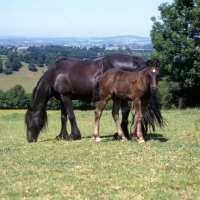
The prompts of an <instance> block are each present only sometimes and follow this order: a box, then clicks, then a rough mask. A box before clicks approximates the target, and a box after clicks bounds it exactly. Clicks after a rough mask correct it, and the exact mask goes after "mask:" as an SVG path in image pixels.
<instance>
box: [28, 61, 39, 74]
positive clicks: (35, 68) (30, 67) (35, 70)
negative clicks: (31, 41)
mask: <svg viewBox="0 0 200 200" xmlns="http://www.w3.org/2000/svg"><path fill="white" fill-rule="evenodd" d="M28 69H29V70H30V71H32V72H37V71H38V70H37V67H36V65H35V64H33V63H30V64H29V65H28Z"/></svg>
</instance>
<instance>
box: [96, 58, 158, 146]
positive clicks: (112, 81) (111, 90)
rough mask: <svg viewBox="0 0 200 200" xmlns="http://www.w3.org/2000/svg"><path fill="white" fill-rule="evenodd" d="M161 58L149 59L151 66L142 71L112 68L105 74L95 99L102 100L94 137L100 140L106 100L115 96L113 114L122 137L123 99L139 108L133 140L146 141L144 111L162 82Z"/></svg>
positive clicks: (123, 136)
mask: <svg viewBox="0 0 200 200" xmlns="http://www.w3.org/2000/svg"><path fill="white" fill-rule="evenodd" d="M159 65H160V63H159V61H157V62H155V61H152V60H149V61H147V68H145V69H143V70H141V71H137V72H136V71H134V72H127V71H121V70H117V69H110V70H108V71H106V72H105V73H104V74H102V75H101V76H100V78H99V81H98V83H97V84H96V87H95V89H94V95H93V101H99V100H100V102H99V104H98V106H97V107H96V109H95V126H94V134H93V136H94V138H95V139H96V142H99V141H100V140H101V139H100V136H99V124H100V117H101V114H102V112H103V109H104V107H105V105H106V103H107V102H108V101H109V100H110V99H112V100H113V102H114V107H113V111H112V116H113V119H114V122H115V124H116V127H117V132H118V139H119V140H126V137H125V135H124V132H123V130H122V128H121V126H120V123H119V108H120V104H121V101H122V100H127V101H128V100H131V101H132V102H133V105H134V110H135V116H136V119H135V122H134V124H133V126H132V128H131V133H130V136H131V139H132V140H138V141H139V142H144V137H143V133H142V126H141V122H142V118H143V116H142V110H143V107H144V108H145V107H146V106H147V105H148V103H149V100H150V98H151V96H152V95H155V93H156V91H157V84H158V79H157V77H158V74H159Z"/></svg>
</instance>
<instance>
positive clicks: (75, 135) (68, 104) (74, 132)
mask: <svg viewBox="0 0 200 200" xmlns="http://www.w3.org/2000/svg"><path fill="white" fill-rule="evenodd" d="M61 100H62V102H63V104H64V107H65V109H66V112H67V114H68V117H69V121H70V125H71V134H70V135H69V139H72V140H80V139H81V134H80V131H79V129H78V127H77V124H76V118H75V114H74V110H73V105H72V101H71V99H70V98H69V97H67V96H64V95H61Z"/></svg>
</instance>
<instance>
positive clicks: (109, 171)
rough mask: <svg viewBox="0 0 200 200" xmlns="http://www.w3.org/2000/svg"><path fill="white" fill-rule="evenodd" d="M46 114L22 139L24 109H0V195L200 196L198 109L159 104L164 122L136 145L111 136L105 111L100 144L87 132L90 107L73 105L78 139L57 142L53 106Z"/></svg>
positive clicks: (57, 116)
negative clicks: (33, 136) (38, 129)
mask: <svg viewBox="0 0 200 200" xmlns="http://www.w3.org/2000/svg"><path fill="white" fill-rule="evenodd" d="M47 113H48V119H49V120H48V128H47V129H46V131H45V132H42V133H41V134H40V136H39V139H38V142H37V143H31V144H29V143H28V142H27V141H26V135H25V126H24V114H25V110H0V177H1V178H0V199H13V200H15V199H48V200H49V199H91V200H93V199H106V200H107V199H119V200H120V199H134V200H135V199H136V200H137V199H144V200H146V199H152V200H154V199H159V200H162V199H163V200H164V199H170V200H171V199H173V200H174V199H176V200H179V199H180V200H183V199H185V200H186V199H187V200H189V199H191V200H193V199H200V110H198V109H187V110H182V111H181V110H170V111H162V114H163V116H164V118H165V119H166V121H167V124H168V125H167V126H165V127H164V128H163V129H157V130H156V132H155V133H152V132H149V133H148V137H147V138H146V142H145V143H142V144H139V143H137V142H131V141H126V142H120V141H113V140H112V135H113V134H114V133H115V131H116V128H115V125H114V122H113V120H112V117H111V112H110V111H104V112H103V116H102V119H101V127H100V134H101V136H102V142H101V143H96V142H95V141H94V140H92V139H91V137H90V136H91V134H92V132H93V122H94V112H93V111H76V112H75V114H76V117H77V123H78V126H79V129H80V131H81V133H82V137H83V138H82V140H80V141H56V140H54V138H55V136H56V135H58V133H59V130H60V112H59V111H48V112H47ZM130 121H131V118H130ZM69 127H70V126H69Z"/></svg>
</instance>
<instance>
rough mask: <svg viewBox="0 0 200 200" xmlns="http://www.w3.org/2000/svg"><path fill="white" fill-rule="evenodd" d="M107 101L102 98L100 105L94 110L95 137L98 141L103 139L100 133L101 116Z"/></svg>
mask: <svg viewBox="0 0 200 200" xmlns="http://www.w3.org/2000/svg"><path fill="white" fill-rule="evenodd" d="M106 103H107V101H106V100H100V102H99V104H98V106H97V107H96V109H95V111H94V115H95V122H94V133H93V138H94V139H95V140H96V142H100V141H101V138H100V135H99V126H100V118H101V114H102V112H103V109H104V107H105V105H106Z"/></svg>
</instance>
